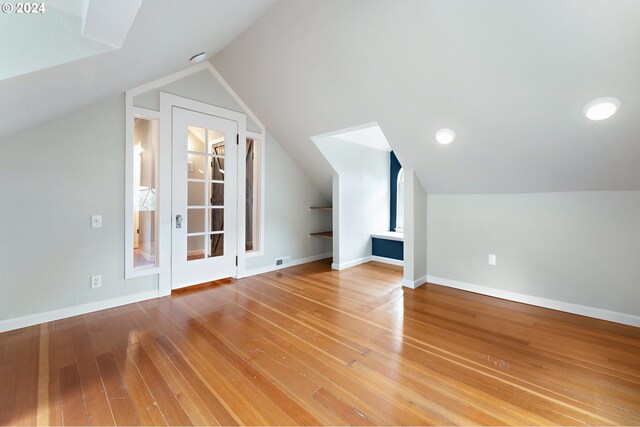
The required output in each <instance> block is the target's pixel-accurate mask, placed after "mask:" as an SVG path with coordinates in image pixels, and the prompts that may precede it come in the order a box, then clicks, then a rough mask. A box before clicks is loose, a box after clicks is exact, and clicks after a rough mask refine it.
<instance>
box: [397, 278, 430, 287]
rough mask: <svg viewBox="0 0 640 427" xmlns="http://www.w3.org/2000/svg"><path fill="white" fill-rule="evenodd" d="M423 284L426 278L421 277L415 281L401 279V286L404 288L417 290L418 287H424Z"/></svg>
mask: <svg viewBox="0 0 640 427" xmlns="http://www.w3.org/2000/svg"><path fill="white" fill-rule="evenodd" d="M425 283H427V276H422V277H420V278H418V279H417V280H409V279H402V286H405V287H407V288H411V289H416V288H419V287H420V286H422V285H424V284H425Z"/></svg>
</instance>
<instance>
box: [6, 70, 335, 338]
mask: <svg viewBox="0 0 640 427" xmlns="http://www.w3.org/2000/svg"><path fill="white" fill-rule="evenodd" d="M196 76H197V77H196V78H187V79H185V81H178V82H175V84H172V85H168V86H167V87H171V88H173V89H174V91H173V93H175V94H177V95H183V96H184V95H185V94H187V95H188V94H193V93H196V92H197V93H201V94H208V95H207V96H206V97H205V98H206V99H205V101H206V102H210V103H213V104H216V102H215V99H213V98H215V96H217V95H215V94H219V92H218V91H219V87H217V86H216V87H215V88H214V89H212V88H211V87H209V85H211V84H212V81H215V80H211V79H209V78H208V77H206V76H202V75H199V73H198V74H196ZM191 77H193V76H191ZM176 88H178V89H179V90H178V89H176ZM181 90H183V91H184V93H182V92H180V91H181ZM155 96H157V91H152V93H151V94H150V95H148V94H143V95H141V96H140V97H137V98H136V99H137V101H138V105H141V106H145V107H150V106H151V107H152V106H153V105H151V104H149V103H153V100H154V99H155V98H154V97H155ZM227 96H228V95H227ZM227 96H224V97H222V96H221V99H222V101H221V102H220V103H219V104H221V106H223V107H225V108H231V109H238V108H240V107H239V106H238V105H237V103H235V101H233V102H234V105H235V107H234V106H233V105H231V104H230V101H229V99H228V97H227ZM124 104H125V102H124V96H118V97H115V98H112V99H110V100H108V101H106V102H103V103H99V104H94V105H91V106H89V107H87V108H85V109H83V110H81V111H78V112H76V113H74V114H70V115H67V116H65V117H62V118H60V119H57V120H55V121H52V122H50V123H46V124H43V125H39V126H36V127H33V128H30V129H26V130H24V131H21V132H19V133H17V134H15V135H12V136H10V137H7V138H5V139H4V140H2V141H0V295H1V297H0V330H2V329H6V328H10V327H11V326H10V325H14V324H16V322H15V321H10V319H14V318H18V317H22V316H32V315H37V319H39V320H40V321H41V320H45V319H46V318H47V315H43V313H45V312H51V311H55V310H62V311H60V312H59V313H64V314H63V315H69V313H71V312H74V311H73V310H75V308H74V307H78V306H79V305H82V304H93V305H90V307H96V304H97V305H100V304H103V305H104V304H105V302H106V301H118V302H120V303H122V302H121V301H123V298H124V299H126V297H128V296H132V295H138V294H140V295H141V294H142V293H144V295H147V297H148V295H150V294H151V295H153V292H155V291H157V289H158V277H157V275H154V276H146V277H141V278H136V279H131V280H125V279H124V258H125V254H124V233H123V231H124V215H123V212H124V155H125V149H124V146H125V126H124V125H125V123H124V120H125V111H124ZM254 126H255V125H254ZM265 167H266V200H265V203H266V224H265V227H266V229H265V240H266V241H265V242H264V244H265V254H264V256H261V257H255V258H250V259H247V263H246V264H247V268H248V269H256V268H260V267H271V266H273V265H274V259H275V258H276V257H279V256H283V255H284V256H286V255H289V256H291V257H292V259H293V260H295V259H300V258H309V257H318V256H320V255H322V254H326V253H327V252H329V253H330V252H331V247H330V243H329V242H322V241H319V239H311V238H310V237H309V236H308V234H309V232H310V231H312V230H313V231H315V227H329V226H330V224H331V219H330V218H329V219H324V220H323V219H318V218H315V217H314V215H316V213H311V212H309V211H308V207H309V206H310V205H311V204H316V203H327V202H326V200H323V199H322V196H321V195H320V192H319V191H318V189H317V188H316V187H315V186H314V185H313V184H312V183H311V181H310V180H309V178H308V177H307V175H306V174H305V173H304V171H302V170H301V169H300V168H299V167H298V166H297V165H296V164H295V163H294V162H293V160H292V159H291V158H290V157H289V156H288V155H287V153H286V152H284V150H283V149H282V147H280V145H279V144H278V143H277V142H276V141H275V140H274V139H273V138H272V137H271V136H270V135H267V141H266V165H265ZM93 214H101V215H103V227H102V228H101V229H92V228H91V221H90V217H91V215H93ZM321 221H327V224H321V223H319V222H321ZM93 274H101V275H102V282H103V283H102V288H99V289H90V284H89V277H90V276H91V275H93ZM114 298H115V300H114ZM85 307H86V306H85ZM33 318H34V317H33V316H32V317H30V319H33ZM2 321H5V323H4V324H3V323H2ZM20 321H21V322H22V321H23V320H20ZM24 322H26V321H24ZM22 324H25V323H22Z"/></svg>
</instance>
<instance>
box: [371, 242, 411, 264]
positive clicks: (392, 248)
mask: <svg viewBox="0 0 640 427" xmlns="http://www.w3.org/2000/svg"><path fill="white" fill-rule="evenodd" d="M371 253H372V255H374V256H379V257H383V258H391V259H396V260H398V261H402V260H404V243H403V242H402V241H400V240H390V239H386V238H380V237H371Z"/></svg>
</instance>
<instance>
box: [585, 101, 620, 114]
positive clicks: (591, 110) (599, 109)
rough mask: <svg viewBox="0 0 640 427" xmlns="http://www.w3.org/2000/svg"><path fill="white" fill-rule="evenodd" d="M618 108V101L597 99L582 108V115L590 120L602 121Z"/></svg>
mask: <svg viewBox="0 0 640 427" xmlns="http://www.w3.org/2000/svg"><path fill="white" fill-rule="evenodd" d="M619 108H620V100H619V99H618V98H613V97H605V98H597V99H594V100H593V101H590V102H588V103H587V104H586V105H585V106H584V107H582V114H584V115H585V116H586V117H587V118H588V119H590V120H604V119H608V118H609V117H611V116H613V115H614V114H615V113H616V112H617V111H618V109H619Z"/></svg>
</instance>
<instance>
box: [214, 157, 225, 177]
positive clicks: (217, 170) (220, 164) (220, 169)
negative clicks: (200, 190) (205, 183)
mask: <svg viewBox="0 0 640 427" xmlns="http://www.w3.org/2000/svg"><path fill="white" fill-rule="evenodd" d="M211 179H212V180H213V181H224V159H222V158H219V157H213V158H211Z"/></svg>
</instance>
